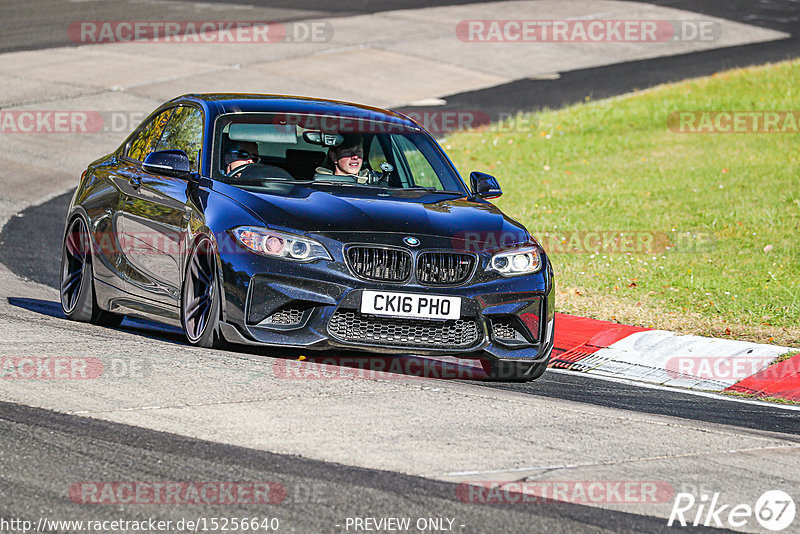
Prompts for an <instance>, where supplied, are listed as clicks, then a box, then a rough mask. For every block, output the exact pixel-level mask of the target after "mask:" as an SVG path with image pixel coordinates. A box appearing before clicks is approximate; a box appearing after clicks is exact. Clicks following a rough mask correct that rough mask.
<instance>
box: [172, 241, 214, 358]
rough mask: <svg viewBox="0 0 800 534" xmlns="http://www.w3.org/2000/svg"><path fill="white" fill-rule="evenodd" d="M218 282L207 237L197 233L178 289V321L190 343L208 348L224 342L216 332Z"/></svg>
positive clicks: (212, 249)
mask: <svg viewBox="0 0 800 534" xmlns="http://www.w3.org/2000/svg"><path fill="white" fill-rule="evenodd" d="M220 309H221V298H220V284H219V277H218V275H217V259H216V254H215V252H214V245H213V244H212V243H211V239H209V238H208V237H206V236H203V237H201V238H200V239H199V240H198V241H197V242H196V243H195V245H194V247H193V249H192V253H191V254H190V256H189V262H188V264H187V266H186V274H185V276H184V278H183V288H182V291H181V325H182V326H183V331H184V332H185V333H186V339H187V340H188V341H189V343H191V344H192V345H195V346H197V347H205V348H209V349H219V348H223V347H224V346H225V339H224V338H223V337H222V333H221V332H220V327H219V323H220V320H219V319H220Z"/></svg>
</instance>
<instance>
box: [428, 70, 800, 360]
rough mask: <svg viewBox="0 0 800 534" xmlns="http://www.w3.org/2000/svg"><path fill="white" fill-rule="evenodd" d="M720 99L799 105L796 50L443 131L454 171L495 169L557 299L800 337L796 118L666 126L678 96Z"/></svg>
mask: <svg viewBox="0 0 800 534" xmlns="http://www.w3.org/2000/svg"><path fill="white" fill-rule="evenodd" d="M726 110H731V111H749V110H769V111H792V110H794V111H797V110H800V61H797V60H794V61H789V62H784V63H779V64H772V65H765V66H760V67H756V68H748V69H737V70H733V71H728V72H722V73H719V74H715V75H714V76H710V77H706V78H699V79H695V80H689V81H685V82H681V83H676V84H670V85H663V86H659V87H656V88H653V89H649V90H647V91H643V92H639V93H634V94H630V95H625V96H623V97H619V98H614V99H609V100H602V101H591V100H588V101H587V102H586V103H583V104H579V105H575V106H571V107H568V108H565V109H562V110H556V111H544V112H542V113H538V114H536V115H535V116H533V117H531V116H518V117H517V118H516V119H515V120H514V121H511V122H508V123H505V124H502V125H492V126H489V127H486V128H483V129H482V130H475V131H468V132H459V133H454V134H451V135H450V136H448V137H447V138H446V139H445V140H444V141H443V144H444V145H445V147H446V149H447V151H448V153H449V154H450V155H451V157H452V159H453V161H454V163H455V164H456V166H457V167H458V168H459V170H460V171H461V172H462V174H463V175H464V176H467V175H468V174H469V172H470V171H472V170H483V171H486V172H490V173H493V174H495V175H496V176H497V177H498V179H499V180H500V182H501V185H502V186H503V190H504V195H503V196H502V197H501V198H499V199H498V200H497V204H498V206H499V207H500V208H501V209H503V210H504V211H505V212H506V213H507V214H509V215H510V216H512V217H514V218H516V219H517V220H519V221H520V222H522V223H523V224H525V225H526V226H527V227H528V229H529V230H531V232H532V233H533V234H534V235H535V236H537V238H539V239H540V241H541V242H542V244H543V245H544V247H545V249H546V250H548V251H549V252H550V255H551V258H552V260H553V263H554V265H555V269H556V273H557V277H558V280H557V287H558V300H557V304H558V308H559V311H562V312H565V313H574V314H578V315H583V316H587V317H593V318H598V319H605V320H611V321H618V322H621V323H626V324H633V325H640V326H647V327H655V328H663V329H668V330H674V331H679V332H684V333H694V334H700V335H710V336H717V337H727V336H732V337H735V338H737V339H748V340H753V341H760V342H767V343H774V344H782V345H787V346H800V268H799V267H798V263H799V260H800V239H798V233H799V232H800V134H796V133H731V134H715V133H675V132H674V131H673V130H671V129H670V128H669V127H668V118H669V116H670V114H671V113H673V112H679V111H726ZM514 124H518V125H523V126H526V127H525V128H522V127H520V128H514V126H513V125H514Z"/></svg>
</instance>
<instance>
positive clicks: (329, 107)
mask: <svg viewBox="0 0 800 534" xmlns="http://www.w3.org/2000/svg"><path fill="white" fill-rule="evenodd" d="M178 102H195V103H196V104H199V105H201V106H202V107H203V108H205V109H206V110H207V111H208V112H209V114H210V115H211V116H212V117H211V118H212V120H213V119H215V118H216V116H218V115H223V114H227V113H258V112H260V113H298V114H311V115H335V116H341V117H352V118H358V119H364V120H373V121H385V122H391V123H395V124H402V125H404V126H408V127H410V128H414V129H418V128H420V125H419V124H417V123H416V122H414V121H413V120H411V119H410V118H409V117H406V116H405V115H402V114H400V113H396V112H394V111H389V110H387V109H381V108H376V107H371V106H365V105H362V104H354V103H351V102H342V101H339V100H326V99H320V98H308V97H303V96H289V95H271V94H248V93H204V94H201V93H196V94H187V95H183V96H180V97H178V98H175V99H173V100H171V101H170V103H178Z"/></svg>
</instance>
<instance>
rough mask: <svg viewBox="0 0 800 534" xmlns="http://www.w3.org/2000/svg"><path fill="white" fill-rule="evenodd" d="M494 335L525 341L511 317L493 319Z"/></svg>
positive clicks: (495, 336) (497, 337)
mask: <svg viewBox="0 0 800 534" xmlns="http://www.w3.org/2000/svg"><path fill="white" fill-rule="evenodd" d="M492 335H493V336H494V338H495V339H502V340H514V341H525V338H524V337H523V336H522V334H520V333H519V331H518V330H517V329H516V328H515V327H514V323H513V321H512V320H511V319H492Z"/></svg>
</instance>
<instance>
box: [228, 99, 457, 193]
mask: <svg viewBox="0 0 800 534" xmlns="http://www.w3.org/2000/svg"><path fill="white" fill-rule="evenodd" d="M213 150H214V158H213V168H214V177H215V178H216V179H218V180H222V181H225V182H227V183H230V184H232V185H237V186H240V187H244V188H248V189H251V188H259V187H268V186H269V185H270V184H271V183H273V182H276V181H281V182H302V183H304V184H310V185H320V186H324V187H329V186H335V187H375V188H385V189H411V190H425V191H431V192H438V191H441V192H456V193H459V194H463V193H464V192H465V189H464V184H463V182H462V181H461V178H460V177H459V176H458V174H457V172H456V171H455V169H454V168H453V167H452V165H451V164H450V162H449V161H448V160H447V158H446V157H445V156H444V155H443V153H442V151H441V148H439V146H438V145H437V144H436V142H435V141H433V140H432V139H431V137H430V136H429V135H428V134H426V133H425V132H423V131H421V130H418V129H416V128H410V127H408V126H406V125H403V124H399V123H397V122H386V121H380V120H369V119H363V118H352V117H335V116H330V115H324V116H322V115H309V114H292V115H287V114H275V113H270V114H266V113H261V114H241V113H237V114H230V115H223V116H221V117H220V118H219V119H217V124H216V135H215V143H214V149H213Z"/></svg>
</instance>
